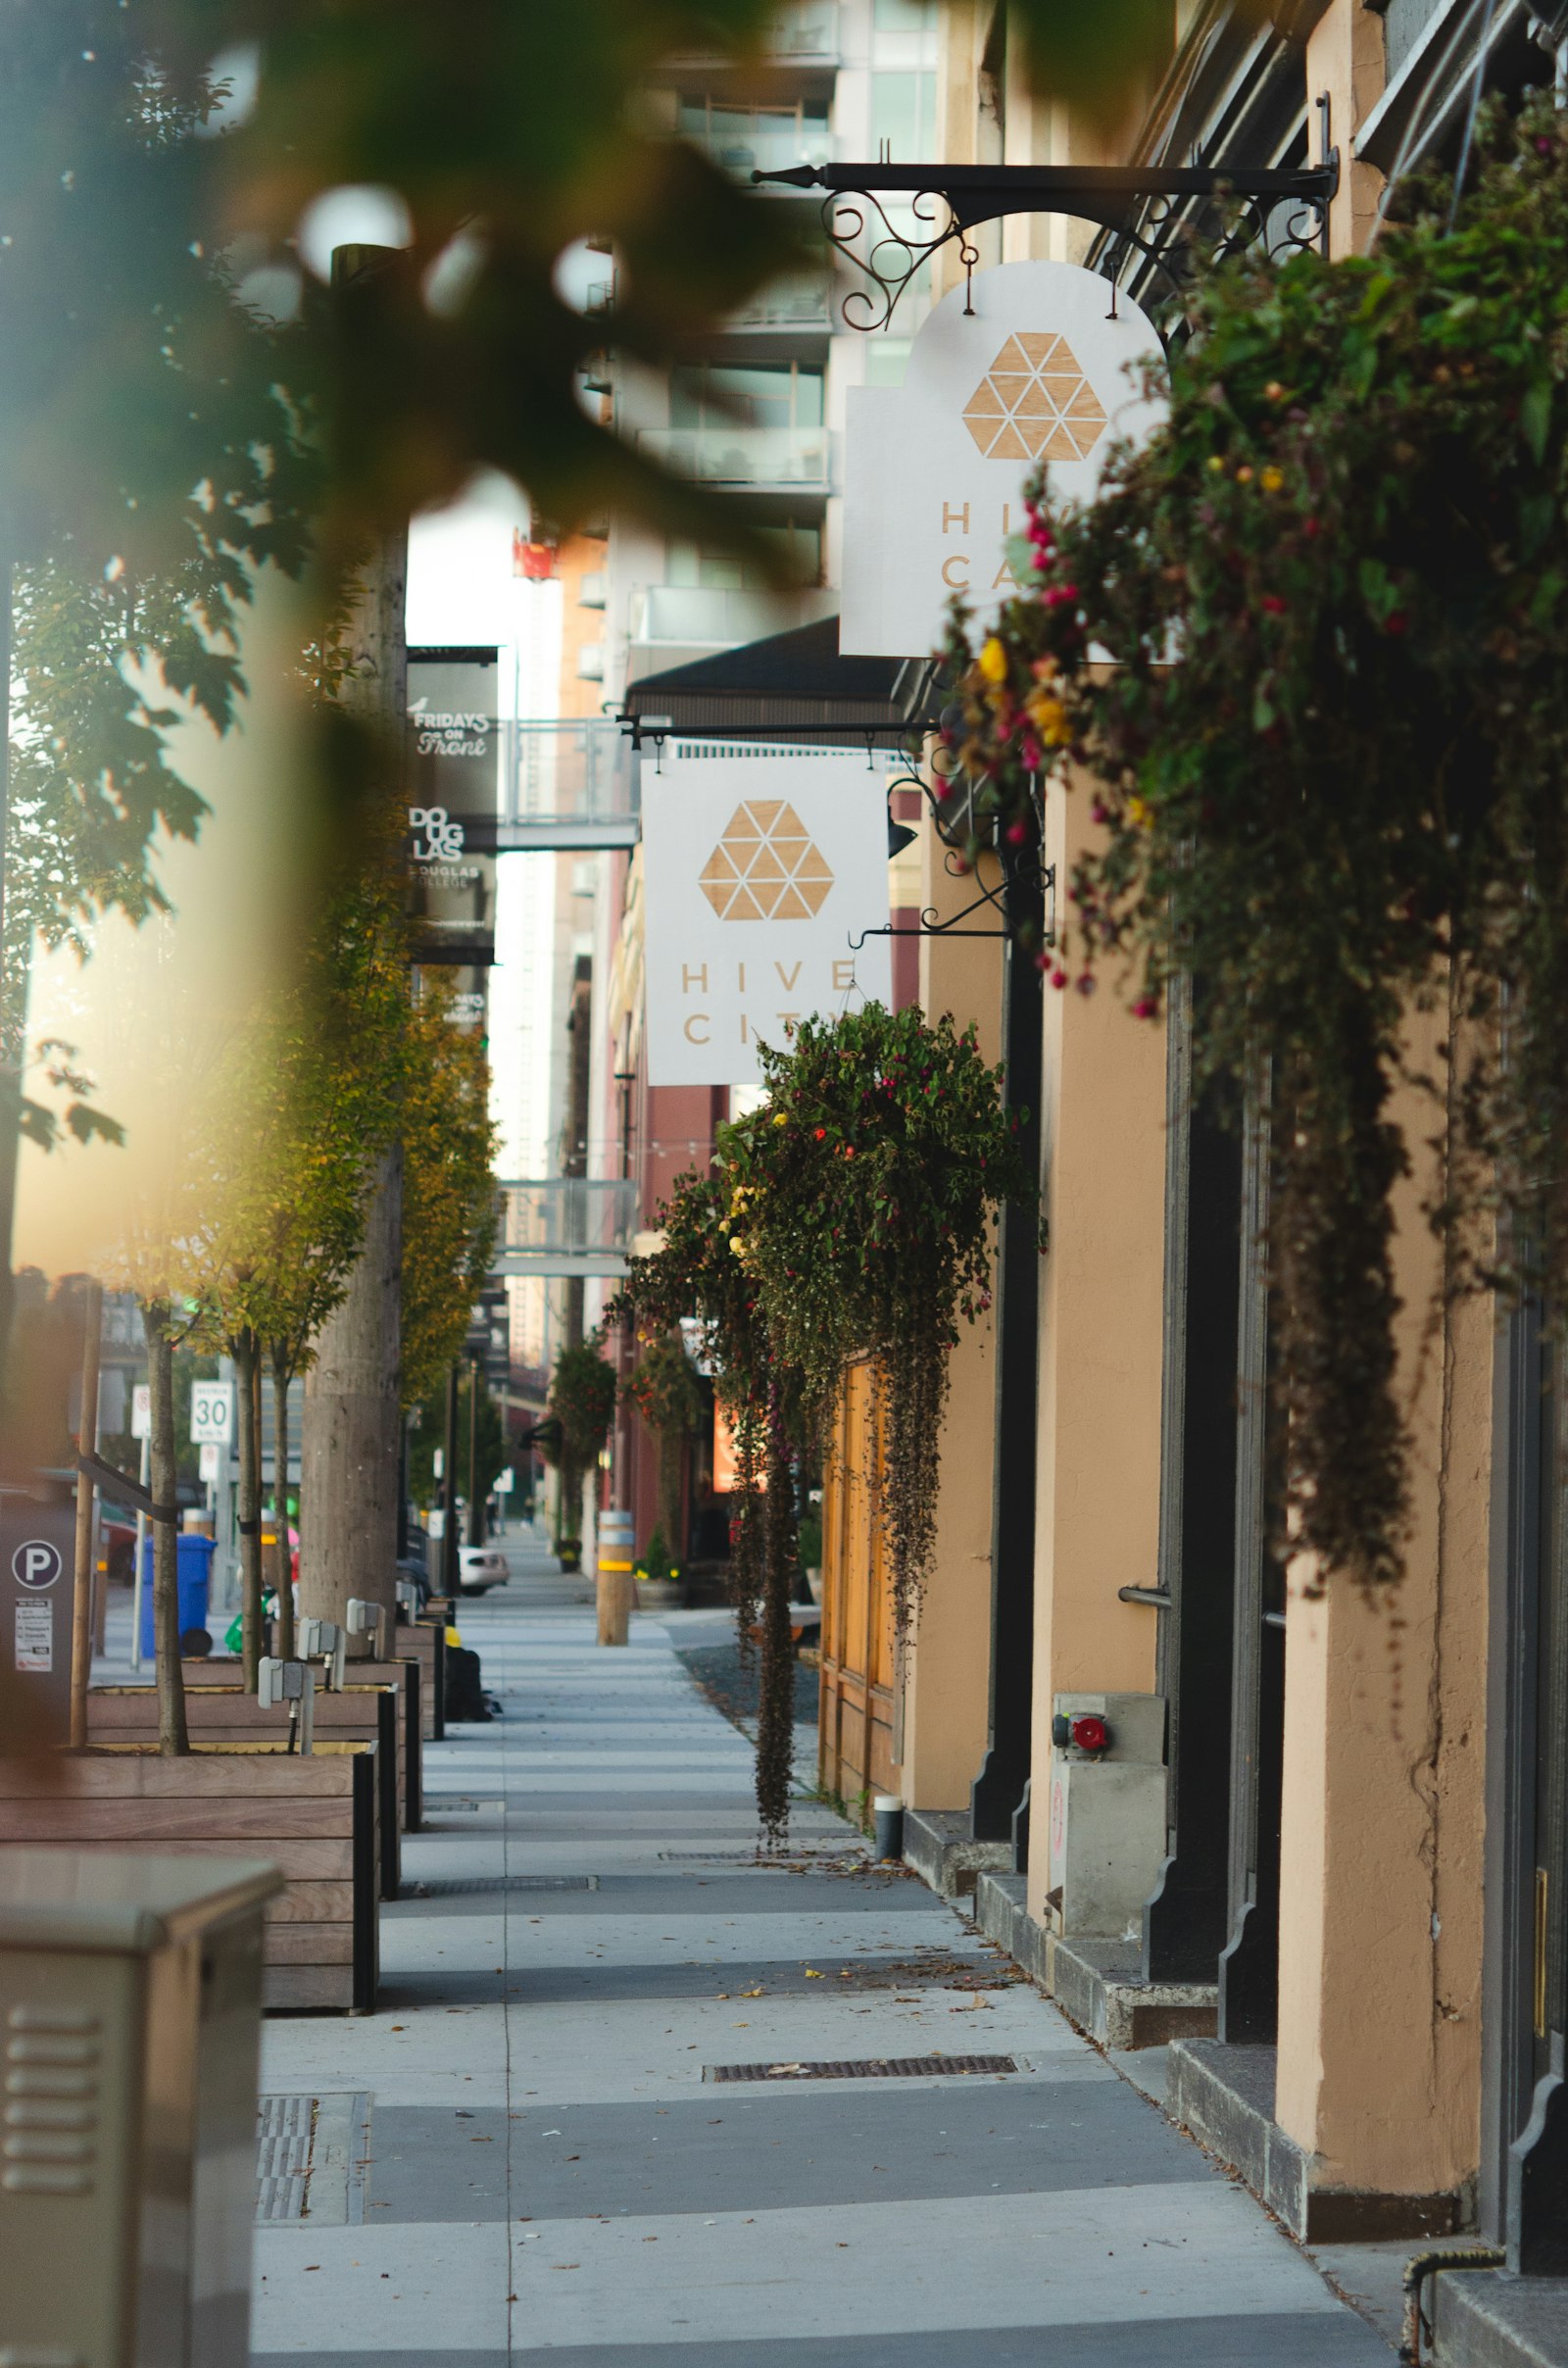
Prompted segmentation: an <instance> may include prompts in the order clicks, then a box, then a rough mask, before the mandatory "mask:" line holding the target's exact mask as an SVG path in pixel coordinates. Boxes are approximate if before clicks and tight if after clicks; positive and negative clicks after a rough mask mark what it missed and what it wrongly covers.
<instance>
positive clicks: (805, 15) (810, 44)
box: [655, 0, 840, 81]
mask: <svg viewBox="0 0 1568 2368" xmlns="http://www.w3.org/2000/svg"><path fill="white" fill-rule="evenodd" d="M762 48H763V54H764V57H765V59H766V62H767V64H768V65H769V66H772V67H775V68H777V67H779V66H793V67H796V68H799V69H800V70H801V71H802V72H808V73H813V74H826V73H831V72H832V71H833V70H834V69H835V68H836V67H837V66H838V64H839V56H840V51H839V12H838V0H789V5H787V6H785V7H782V8H777V9H775V10H774V11H773V13H772V16H771V17H770V18H769V20H768V23H767V25H766V26H765V28H764V31H763V35H762ZM693 67H706V68H710V69H714V68H716V69H717V70H718V71H720V72H721V73H725V74H735V73H737V72H744V71H745V70H744V69H739V68H738V67H737V64H736V61H735V59H734V58H733V57H726V56H722V55H720V54H719V53H718V52H716V51H706V50H705V51H699V52H692V51H687V52H685V53H684V54H683V55H681V56H678V57H673V58H667V59H665V60H664V61H663V62H662V64H661V65H660V66H659V67H658V68H657V69H656V70H655V71H656V73H657V74H658V76H659V78H660V79H661V80H662V81H669V80H674V79H677V78H681V79H684V78H689V76H690V73H691V70H692V68H693Z"/></svg>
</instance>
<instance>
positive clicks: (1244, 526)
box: [947, 103, 1568, 1584]
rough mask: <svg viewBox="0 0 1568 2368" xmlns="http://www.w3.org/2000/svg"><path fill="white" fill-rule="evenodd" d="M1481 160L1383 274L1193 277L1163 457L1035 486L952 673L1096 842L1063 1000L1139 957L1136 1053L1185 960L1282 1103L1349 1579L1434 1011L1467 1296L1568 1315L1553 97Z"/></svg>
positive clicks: (1565, 336) (1276, 1124) (1288, 1330)
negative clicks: (1462, 192) (1058, 488)
mask: <svg viewBox="0 0 1568 2368" xmlns="http://www.w3.org/2000/svg"><path fill="white" fill-rule="evenodd" d="M1480 151H1481V153H1482V155H1483V158H1484V169H1483V171H1482V173H1481V175H1480V179H1479V182H1478V185H1477V186H1476V188H1475V191H1474V194H1473V195H1471V196H1470V197H1468V198H1467V199H1466V200H1465V202H1464V204H1463V205H1462V207H1461V208H1460V210H1459V213H1458V216H1457V222H1456V226H1455V227H1454V229H1453V231H1452V233H1451V234H1449V231H1448V226H1447V215H1448V192H1447V190H1446V188H1442V187H1438V186H1437V185H1432V186H1429V187H1428V188H1426V189H1424V190H1422V191H1418V192H1417V193H1416V194H1415V195H1414V197H1413V198H1411V199H1410V200H1408V201H1406V212H1407V219H1405V220H1404V221H1402V222H1398V223H1397V224H1390V225H1389V226H1387V227H1386V228H1385V230H1384V233H1383V235H1382V237H1381V239H1380V241H1379V244H1378V246H1377V249H1376V251H1375V252H1374V253H1373V254H1371V255H1369V256H1366V257H1356V258H1348V259H1346V260H1344V261H1340V262H1334V263H1329V262H1326V261H1324V260H1323V259H1322V258H1321V257H1319V256H1317V255H1315V254H1303V255H1300V256H1298V257H1296V258H1294V259H1293V260H1291V261H1290V262H1288V263H1287V264H1285V265H1284V266H1283V267H1282V268H1279V269H1277V270H1276V269H1274V268H1272V267H1266V266H1263V265H1260V264H1249V263H1247V262H1245V261H1243V262H1233V263H1231V264H1229V265H1227V266H1225V267H1224V268H1222V269H1221V270H1220V271H1218V272H1217V273H1214V274H1212V275H1210V276H1208V277H1207V278H1206V279H1201V281H1200V283H1199V284H1198V286H1197V289H1196V292H1195V294H1194V296H1193V299H1192V305H1191V314H1192V321H1191V325H1192V330H1193V334H1192V337H1191V339H1190V341H1189V342H1188V343H1187V344H1186V345H1185V347H1184V348H1182V349H1181V350H1180V351H1178V352H1177V353H1176V354H1175V356H1174V357H1173V359H1172V362H1171V368H1170V385H1169V417H1168V422H1167V424H1166V425H1165V426H1164V427H1163V428H1162V429H1161V430H1160V431H1159V432H1158V433H1156V434H1155V435H1154V437H1153V438H1152V441H1151V442H1150V443H1149V444H1147V445H1146V446H1145V447H1144V448H1143V449H1142V450H1141V451H1138V452H1131V451H1127V450H1123V451H1122V452H1120V453H1119V454H1117V455H1113V456H1112V458H1111V460H1110V462H1109V464H1108V467H1107V469H1106V471H1105V474H1104V477H1103V484H1102V491H1101V495H1100V498H1099V499H1098V500H1097V502H1096V503H1095V505H1094V506H1093V508H1091V509H1087V510H1083V511H1077V512H1073V511H1057V512H1051V511H1048V510H1047V509H1046V508H1045V507H1043V506H1042V503H1041V499H1040V496H1039V493H1038V489H1037V493H1036V497H1035V500H1034V502H1033V504H1032V506H1031V510H1030V514H1029V523H1028V529H1027V533H1026V535H1025V536H1024V537H1023V538H1020V541H1019V542H1018V543H1017V544H1015V545H1014V546H1013V550H1012V558H1013V567H1014V572H1015V574H1016V575H1017V576H1018V578H1019V580H1020V581H1021V582H1024V583H1027V584H1028V585H1029V587H1030V588H1029V589H1028V590H1027V591H1026V592H1025V593H1024V594H1023V595H1022V597H1020V598H1019V599H1017V600H1014V601H1012V602H1011V603H1010V604H1009V605H1008V606H1007V608H1006V609H1005V612H1004V615H1003V617H1002V620H1001V623H1000V625H999V628H998V630H997V632H996V633H995V634H993V635H991V636H990V637H989V638H988V639H986V640H985V641H984V643H983V644H982V646H980V647H979V648H978V650H976V649H975V648H973V647H972V646H971V645H970V643H969V642H968V640H967V638H966V635H965V633H964V631H963V628H962V621H961V619H959V620H957V621H956V628H955V635H954V640H953V643H952V648H951V652H950V655H951V657H952V659H953V662H954V664H955V666H956V668H957V670H958V674H959V681H960V688H959V695H958V700H957V703H956V709H955V710H954V711H950V715H949V721H948V727H947V737H948V740H949V742H950V746H951V749H952V759H951V761H952V763H953V764H954V765H955V767H956V769H961V770H963V771H966V772H967V773H968V774H969V775H971V776H972V777H974V778H976V779H977V780H978V782H979V784H980V794H979V798H978V805H979V807H980V809H981V811H987V810H989V811H990V812H992V813H996V814H1001V815H1002V816H1003V817H1004V827H1005V826H1006V819H1005V818H1006V817H1009V816H1011V817H1015V818H1022V817H1023V816H1024V815H1025V814H1026V813H1027V811H1028V810H1027V804H1026V801H1027V798H1028V795H1029V788H1030V781H1031V777H1032V776H1038V775H1039V774H1040V773H1041V772H1042V771H1051V770H1053V769H1054V771H1055V772H1056V774H1057V777H1058V778H1059V780H1060V782H1061V784H1062V787H1063V789H1064V790H1066V791H1068V792H1070V793H1071V794H1074V795H1077V796H1081V797H1086V798H1088V799H1089V800H1090V802H1091V816H1092V819H1093V821H1094V822H1095V823H1096V824H1097V825H1099V831H1098V834H1097V836H1096V838H1095V839H1094V841H1093V844H1092V849H1091V852H1090V853H1089V854H1088V855H1086V856H1085V857H1084V858H1083V859H1082V860H1081V861H1080V862H1079V863H1077V865H1076V867H1075V869H1074V872H1073V876H1072V879H1071V881H1070V883H1063V885H1064V887H1065V888H1066V892H1067V900H1068V903H1069V905H1070V907H1071V916H1070V925H1069V927H1068V928H1067V929H1066V930H1065V931H1064V932H1063V934H1062V938H1061V943H1060V947H1059V949H1058V950H1057V951H1056V952H1054V954H1052V955H1050V956H1048V957H1047V958H1046V966H1049V968H1050V971H1051V979H1052V984H1053V985H1054V986H1055V987H1056V988H1058V989H1060V990H1063V991H1067V990H1069V989H1075V990H1081V991H1084V992H1089V991H1091V990H1092V989H1093V986H1094V984H1095V971H1096V966H1097V964H1098V963H1099V962H1102V961H1103V959H1104V958H1106V957H1107V956H1115V957H1120V958H1121V961H1122V962H1123V964H1124V965H1125V966H1126V967H1128V968H1130V970H1131V972H1132V975H1133V997H1134V1000H1133V1003H1132V1009H1133V1011H1134V1012H1135V1013H1136V1014H1137V1015H1138V1016H1139V1017H1141V1018H1144V1019H1146V1020H1152V1019H1155V1018H1156V1017H1157V1016H1158V1014H1159V1012H1160V1011H1161V1008H1162V1000H1163V996H1164V991H1165V987H1166V984H1167V982H1168V981H1169V979H1170V978H1171V976H1172V974H1173V973H1174V971H1175V970H1176V968H1177V967H1178V965H1182V966H1185V967H1188V968H1190V969H1191V971H1192V972H1193V974H1194V975H1195V976H1197V977H1198V978H1200V979H1201V981H1202V983H1203V990H1204V993H1203V1006H1204V1013H1205V1019H1204V1027H1203V1031H1202V1035H1201V1041H1200V1043H1199V1045H1198V1047H1197V1055H1198V1061H1199V1067H1200V1073H1201V1074H1205V1073H1206V1074H1213V1073H1216V1072H1219V1071H1228V1072H1230V1073H1231V1074H1233V1075H1237V1076H1241V1077H1246V1078H1252V1079H1255V1078H1257V1077H1259V1076H1261V1075H1265V1074H1266V1075H1268V1076H1269V1077H1270V1079H1271V1083H1270V1086H1269V1094H1270V1098H1271V1104H1272V1115H1273V1139H1274V1144H1275V1155H1276V1172H1275V1180H1274V1203H1273V1217H1272V1222H1271V1253H1272V1268H1273V1276H1274V1281H1275V1285H1276V1292H1275V1300H1276V1305H1277V1307H1278V1310H1279V1323H1278V1331H1277V1349H1278V1364H1279V1382H1280V1391H1281V1396H1282V1401H1283V1410H1284V1413H1285V1416H1286V1418H1287V1419H1286V1423H1285V1426H1284V1434H1285V1437H1286V1439H1287V1442H1288V1456H1289V1473H1288V1487H1287V1491H1286V1499H1287V1502H1286V1507H1285V1509H1286V1513H1287V1516H1288V1518H1289V1519H1290V1520H1291V1521H1292V1522H1293V1523H1294V1524H1295V1525H1296V1534H1297V1535H1298V1536H1299V1539H1300V1540H1301V1542H1302V1543H1304V1544H1305V1545H1307V1546H1309V1547H1310V1548H1312V1549H1315V1551H1316V1553H1317V1554H1318V1555H1319V1557H1320V1559H1321V1562H1322V1564H1323V1565H1324V1567H1325V1568H1326V1569H1329V1570H1339V1571H1344V1572H1348V1573H1349V1574H1351V1575H1352V1576H1353V1577H1355V1578H1356V1579H1357V1580H1359V1581H1360V1582H1362V1583H1363V1584H1371V1583H1377V1582H1382V1581H1387V1580H1389V1579H1392V1578H1394V1577H1396V1576H1397V1574H1398V1572H1399V1570H1400V1568H1401V1562H1402V1554H1403V1547H1404V1537H1405V1531H1406V1527H1407V1518H1408V1499H1407V1489H1406V1478H1405V1464H1406V1455H1407V1447H1408V1442H1407V1438H1406V1433H1405V1425H1404V1420H1403V1415H1402V1411H1401V1408H1400V1406H1399V1403H1398V1400H1397V1394H1396V1357H1395V1338H1394V1321H1395V1316H1396V1312H1397V1307H1398V1304H1399V1303H1398V1296H1397V1287H1396V1282H1395V1275H1394V1264H1393V1227H1394V1217H1393V1209H1392V1196H1393V1194H1394V1190H1395V1187H1396V1186H1397V1183H1398V1181H1399V1179H1400V1178H1401V1177H1402V1176H1404V1175H1405V1174H1406V1173H1407V1172H1408V1170H1409V1167H1410V1150H1409V1145H1408V1143H1407V1141H1406V1139H1405V1136H1404V1133H1403V1132H1402V1130H1401V1127H1400V1126H1399V1124H1398V1123H1397V1120H1396V1116H1395V1114H1394V1110H1393V1102H1392V1098H1393V1096H1394V1093H1395V1091H1396V1088H1397V1087H1398V1086H1400V1085H1401V1084H1406V1083H1408V1082H1410V1081H1411V1068H1412V1062H1411V1060H1410V1056H1409V1053H1408V1049H1407V1048H1408V1046H1409V1044H1410V1042H1411V1041H1412V1032H1411V1026H1410V1021H1411V1014H1412V1011H1421V1010H1423V1009H1425V1010H1428V1011H1436V1012H1437V1013H1438V1014H1439V1018H1438V1021H1437V1023H1436V1024H1437V1029H1438V1033H1439V1034H1440V1035H1441V1036H1443V1037H1444V1038H1445V1040H1446V1046H1447V1048H1448V1050H1447V1052H1446V1055H1445V1059H1446V1061H1448V1062H1449V1064H1450V1073H1449V1074H1446V1075H1439V1076H1436V1077H1426V1078H1425V1079H1419V1078H1418V1079H1417V1080H1416V1081H1418V1082H1424V1083H1425V1084H1426V1085H1427V1086H1428V1087H1429V1089H1430V1091H1431V1094H1432V1097H1433V1106H1434V1107H1433V1114H1432V1127H1431V1129H1430V1131H1432V1132H1434V1133H1440V1132H1442V1131H1443V1129H1444V1126H1445V1118H1446V1112H1451V1113H1452V1116H1453V1119H1454V1124H1453V1126H1452V1128H1451V1130H1450V1131H1449V1132H1448V1134H1447V1138H1446V1139H1447V1144H1448V1156H1447V1159H1446V1184H1445V1186H1444V1188H1443V1190H1442V1191H1441V1193H1440V1194H1439V1195H1438V1196H1437V1198H1436V1201H1435V1204H1434V1207H1433V1209H1432V1211H1431V1213H1432V1215H1433V1218H1434V1221H1435V1222H1436V1223H1437V1224H1438V1225H1439V1226H1440V1227H1442V1228H1445V1229H1446V1237H1447V1242H1448V1248H1449V1254H1450V1255H1449V1257H1448V1258H1447V1260H1446V1264H1447V1267H1448V1270H1449V1274H1450V1277H1451V1278H1456V1279H1457V1280H1458V1281H1461V1282H1470V1283H1477V1282H1481V1283H1501V1284H1502V1285H1504V1286H1506V1287H1508V1288H1513V1289H1517V1288H1519V1287H1521V1286H1522V1285H1524V1284H1526V1283H1529V1284H1532V1285H1535V1286H1539V1287H1540V1288H1542V1289H1543V1290H1544V1292H1545V1293H1546V1294H1547V1296H1548V1297H1549V1298H1550V1299H1551V1300H1552V1301H1553V1302H1554V1303H1555V1304H1556V1305H1557V1306H1558V1307H1563V1306H1568V281H1565V280H1564V277H1563V273H1562V270H1561V256H1562V253H1563V251H1564V245H1565V242H1568V128H1565V124H1564V120H1563V118H1562V117H1561V116H1560V115H1559V114H1558V113H1557V112H1556V111H1555V110H1554V109H1553V108H1552V107H1551V106H1549V105H1548V104H1544V103H1537V104H1535V105H1533V106H1532V107H1531V108H1530V109H1529V110H1527V111H1526V113H1525V114H1524V116H1523V117H1522V118H1521V119H1520V120H1518V121H1515V122H1509V121H1508V120H1506V119H1505V118H1504V117H1503V116H1501V115H1500V114H1496V115H1494V116H1493V118H1492V119H1491V121H1490V122H1489V123H1486V124H1485V126H1484V128H1483V131H1482V134H1481V139H1480ZM1107 654H1108V656H1109V658H1110V659H1111V660H1112V661H1113V663H1112V664H1110V665H1106V664H1105V663H1104V660H1105V658H1106V656H1107ZM1086 767H1087V768H1088V769H1089V771H1090V772H1091V773H1092V775H1093V780H1092V782H1091V784H1090V785H1089V786H1088V787H1086V788H1085V787H1080V788H1078V789H1076V790H1074V789H1073V780H1074V776H1075V775H1077V776H1079V777H1080V778H1081V775H1082V771H1083V769H1084V768H1086ZM1053 794H1055V793H1053ZM1504 1013H1505V1014H1506V1034H1505V1037H1504V1033H1503V1030H1502V1028H1501V1026H1500V1024H1499V1023H1500V1020H1501V1018H1502V1016H1503V1014H1504ZM1265 1062H1267V1063H1268V1064H1269V1066H1268V1067H1267V1068H1265V1067H1264V1065H1263V1064H1264V1063H1265ZM1499 1214H1500V1215H1501V1216H1503V1217H1504V1218H1505V1219H1507V1220H1508V1222H1506V1223H1505V1224H1504V1225H1503V1226H1502V1228H1501V1229H1500V1232H1498V1233H1497V1234H1496V1239H1497V1240H1498V1241H1499V1242H1500V1244H1501V1248H1500V1249H1499V1250H1497V1251H1496V1252H1495V1253H1494V1252H1493V1251H1492V1249H1491V1247H1490V1245H1491V1242H1492V1240H1493V1238H1494V1224H1493V1220H1494V1219H1495V1217H1496V1216H1498V1215H1499ZM1521 1219H1522V1220H1525V1221H1524V1222H1520V1220H1521ZM1525 1242H1528V1243H1529V1244H1530V1245H1531V1252H1530V1258H1529V1261H1528V1263H1527V1262H1526V1259H1525V1258H1524V1255H1523V1252H1522V1250H1521V1247H1520V1246H1521V1244H1523V1243H1525Z"/></svg>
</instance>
